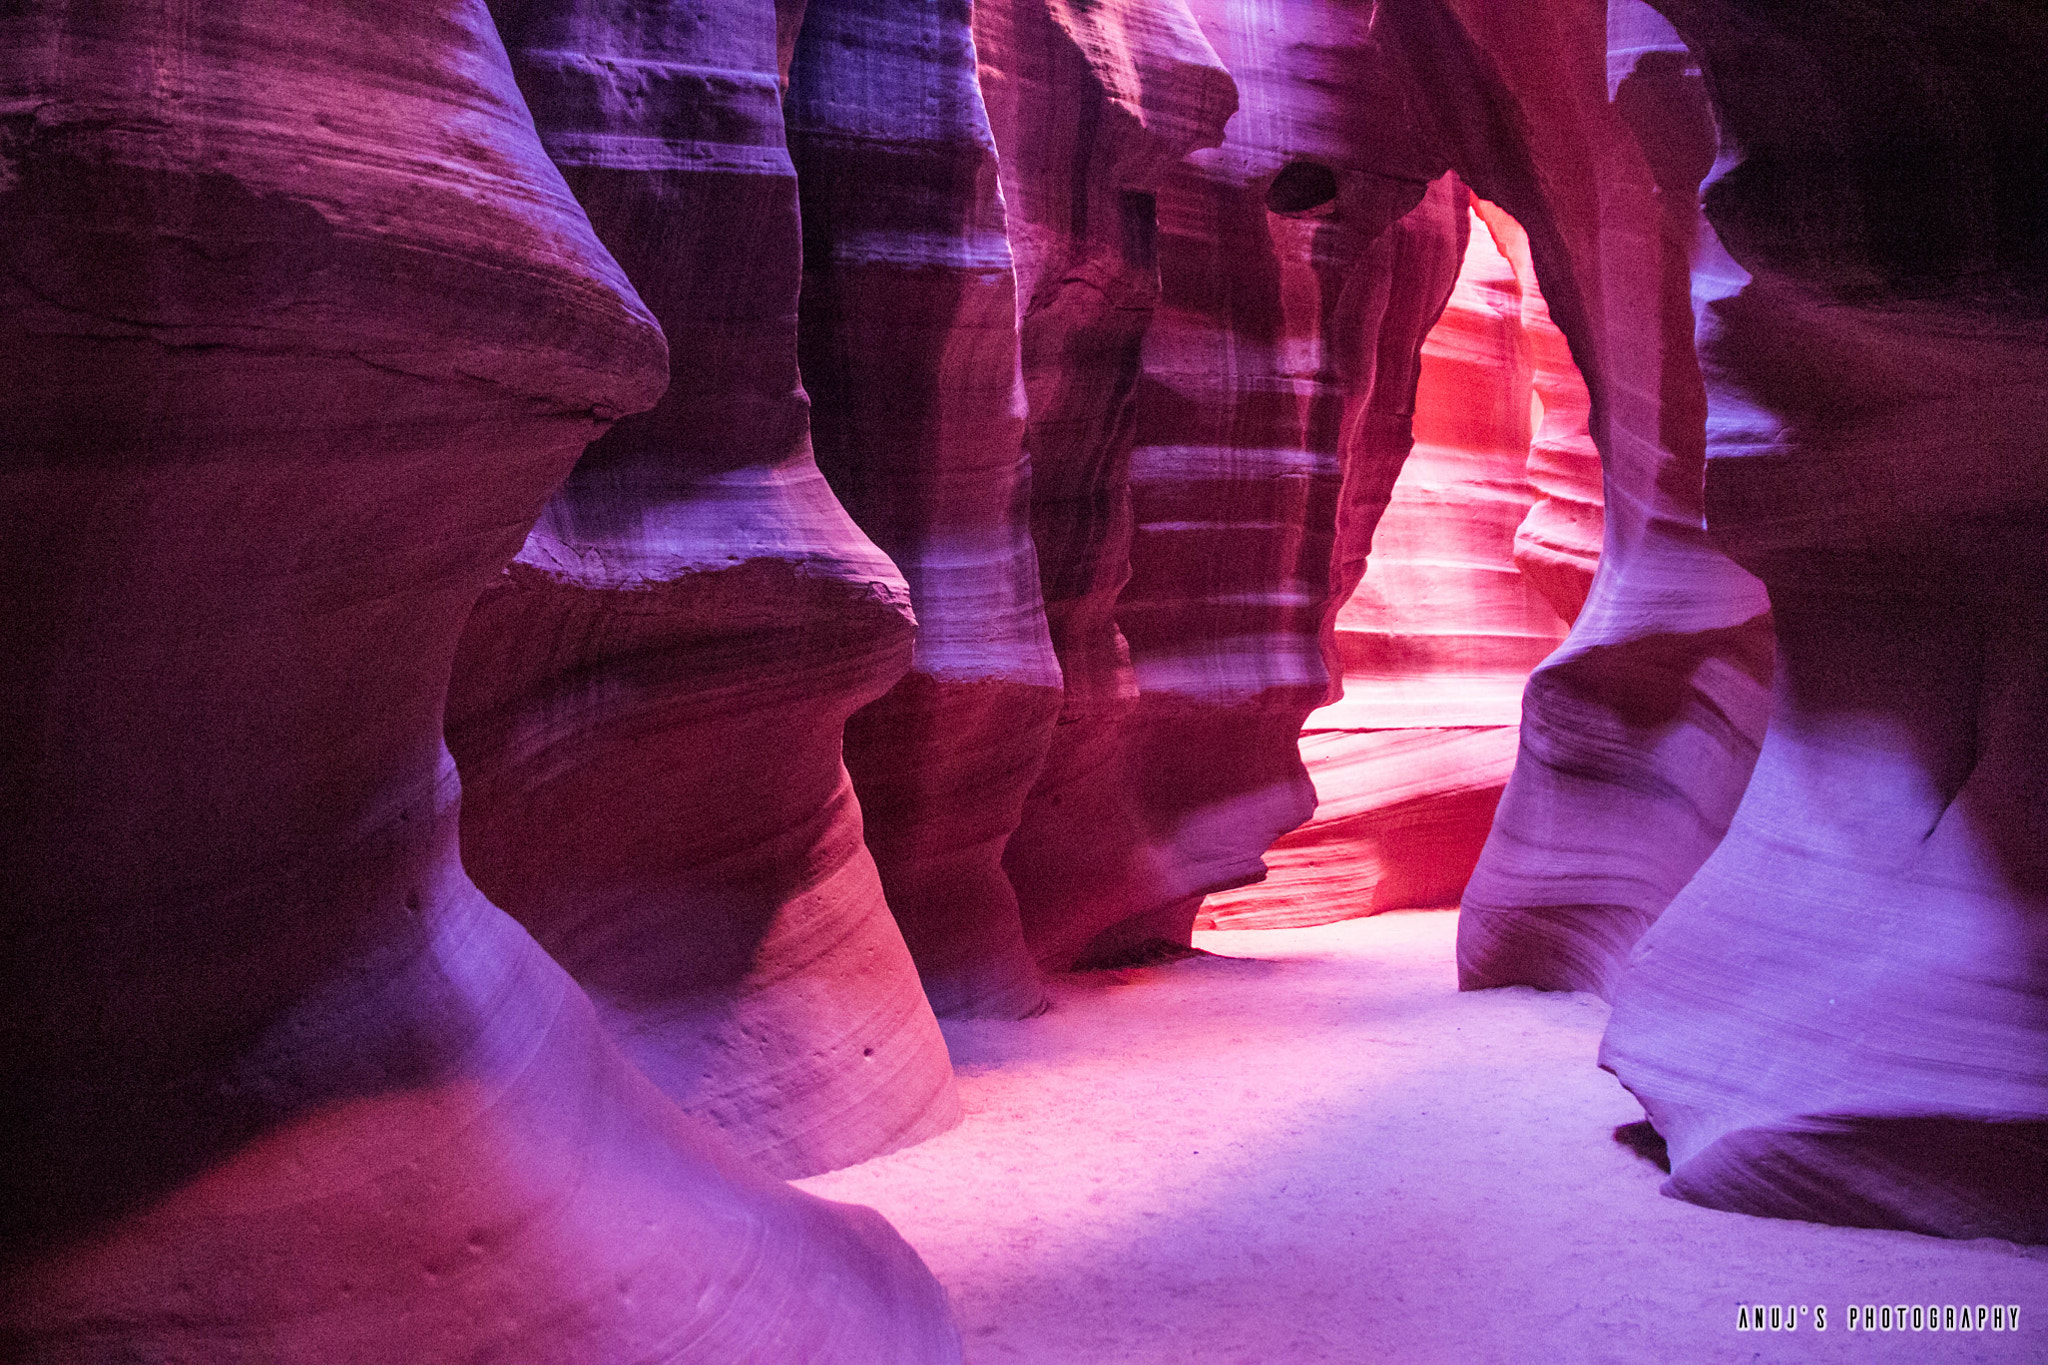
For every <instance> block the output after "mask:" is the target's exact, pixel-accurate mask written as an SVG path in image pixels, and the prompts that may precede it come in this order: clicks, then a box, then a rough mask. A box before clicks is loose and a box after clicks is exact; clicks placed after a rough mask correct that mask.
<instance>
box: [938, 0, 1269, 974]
mask: <svg viewBox="0 0 2048 1365" xmlns="http://www.w3.org/2000/svg"><path fill="white" fill-rule="evenodd" d="M974 37H975V46H976V50H977V52H978V54H979V59H980V65H981V88H982V95H983V98H984V99H985V100H986V102H987V107H988V115H989V122H990V127H991V130H992V132H993V135H994V138H995V142H996V146H997V148H998V151H999V154H1000V155H999V163H998V164H999V170H1000V175H1001V183H1002V189H1003V197H1004V200H1005V205H1006V213H1007V225H1008V229H1009V239H1010V245H1011V248H1012V251H1013V252H1014V256H1015V262H1016V272H1017V298H1018V301H1019V321H1018V328H1019V340H1020V346H1021V362H1022V370H1023V378H1024V385H1025V395H1026V400H1027V411H1028V424H1027V427H1026V431H1025V437H1024V448H1025V451H1026V453H1027V454H1028V456H1029V459H1030V462H1031V534H1032V540H1033V543H1034V545H1035V546H1036V549H1037V555H1038V567H1039V581H1040V585H1041V588H1042V592H1043V597H1044V603H1045V613H1046V620H1047V625H1048V628H1049V631H1050V634H1051V639H1052V643H1053V646H1054V649H1055V650H1056V651H1057V654H1058V658H1059V664H1060V670H1061V675H1062V697H1061V705H1060V712H1059V715H1058V717H1057V724H1056V726H1055V728H1054V731H1053V735H1052V738H1051V741H1050V743H1049V745H1048V748H1047V751H1046V754H1045V758H1044V763H1043V767H1042V769H1041V772H1040V774H1039V777H1038V780H1037V782H1036V783H1035V784H1034V785H1033V787H1032V789H1031V791H1030V793H1029V794H1028V797H1027V800H1026V803H1025V806H1024V809H1023V811H1022V814H1021V817H1020V820H1019V825H1018V828H1017V830H1016V831H1015V832H1014V833H1013V834H1012V836H1011V838H1010V841H1009V844H1008V846H1007V848H1006V849H1005V853H1004V869H1005V871H1006V873H1007V875H1008V876H1009V879H1010V881H1011V883H1012V885H1013V886H1014V887H1015V889H1016V894H1017V897H1018V902H1019V912H1020V917H1021V921H1022V924H1023V928H1024V931H1025V935H1026V942H1027V944H1028V946H1029V950H1030V952H1031V954H1032V956H1033V957H1034V958H1037V959H1039V960H1041V961H1042V962H1044V963H1045V964H1046V965H1048V966H1051V967H1055V968H1063V967H1068V966H1071V965H1073V962H1074V959H1075V956H1076V954H1077V951H1078V949H1079V947H1080V946H1082V944H1081V943H1077V942H1074V941H1072V940H1075V939H1079V940H1081V941H1082V942H1085V940H1086V939H1087V938H1088V937H1091V936H1092V935H1093V933H1094V932H1095V930H1096V929H1099V928H1100V927H1102V926H1103V925H1105V924H1107V923H1109V922H1111V921H1113V920H1114V919H1116V918H1118V917H1119V916H1120V915H1121V914H1123V913H1126V911H1125V910H1124V908H1123V907H1124V906H1125V904H1126V902H1125V901H1124V900H1123V899H1121V898H1120V888H1121V887H1122V885H1123V884H1124V882H1125V880H1126V879H1127V870H1128V866H1129V863H1130V861H1131V859H1132V858H1133V857H1140V858H1142V856H1143V855H1142V853H1141V852H1139V850H1142V848H1143V846H1144V842H1145V841H1144V838H1143V834H1142V831H1141V830H1140V829H1139V828H1138V826H1137V824H1136V820H1135V816H1134V813H1133V812H1132V810H1131V809H1130V806H1129V798H1128V795H1127V792H1126V791H1125V789H1124V787H1123V786H1122V780H1123V773H1124V767H1125V763H1126V761H1127V754H1126V750H1125V742H1124V733H1123V727H1124V723H1125V721H1126V719H1127V717H1128V714H1129V711H1130V707H1131V702H1132V699H1133V696H1134V693H1135V684H1134V683H1133V681H1132V678H1131V669H1130V657H1129V648H1128V646H1127V645H1126V643H1125V641H1124V638H1123V635H1122V632H1121V631H1120V630H1119V629H1118V627H1117V623H1116V616H1115V610H1116V600H1117V596H1118V594H1119V593H1120V592H1121V591H1122V589H1123V586H1124V583H1125V581H1126V579H1127V578H1128V576H1129V569H1130V536H1131V521H1130V515H1131V514H1130V475H1129V469H1130V453H1131V442H1132V437H1133V427H1132V416H1133V395H1134V391H1135V387H1136V383H1137V375H1138V366H1139V352H1140V348H1141V347H1142V345H1143V341H1144V336H1145V331H1146V329H1147V327H1148V326H1149V325H1150V323H1151V320H1152V314H1153V309H1154V307H1155V306H1156V304H1157V302H1158V296H1159V273H1158V230H1157V224H1156V221H1155V208H1154V197H1153V193H1152V191H1153V189H1154V187H1155V186H1156V185H1157V184H1158V182H1159V180H1160V178H1161V177H1162V176H1163V175H1164V174H1165V173H1166V172H1167V170H1168V168H1169V167H1171V166H1172V165H1173V164H1174V163H1175V162H1176V161H1178V160H1179V158H1180V157H1182V156H1183V155H1185V154H1186V153H1187V152H1189V151H1191V150H1193V149H1194V148H1196V147H1203V146H1214V145H1215V144H1216V143H1217V142H1219V141H1221V139H1222V135H1223V126H1224V122H1225V120H1226V119H1228V118H1229V117H1230V116H1231V114H1232V113H1233V112H1234V111H1235V109H1236V108H1237V90H1236V87H1235V86H1234V84H1233V83H1232V81H1231V79H1230V76H1229V74H1228V73H1227V72H1225V71H1224V69H1223V66H1222V63H1221V62H1220V61H1219V60H1218V59H1217V57H1216V53H1215V51H1214V49H1212V48H1211V47H1210V46H1209V43H1208V40H1207V39H1206V38H1204V37H1203V35H1202V32H1201V30H1200V29H1199V28H1198V27H1197V26H1196V24H1195V22H1194V19H1193V16H1192V15H1190V14H1189V13H1188V12H1187V10H1186V7H1185V5H1184V4H1182V3H1179V0H1165V2H1164V3H1152V4H1145V3H1137V0H1109V3H1102V4H1096V5H1085V6H1084V5H1077V4H1071V3H1068V0H982V3H978V4H976V5H975V7H974ZM1077 920H1078V921H1080V922H1081V923H1082V925H1083V927H1082V928H1081V929H1079V930H1078V931H1076V932H1073V933H1068V932H1065V929H1066V926H1067V925H1069V924H1070V923H1073V922H1075V921H1077Z"/></svg>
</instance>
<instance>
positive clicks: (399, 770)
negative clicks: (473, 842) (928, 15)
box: [0, 0, 957, 1365]
mask: <svg viewBox="0 0 2048 1365" xmlns="http://www.w3.org/2000/svg"><path fill="white" fill-rule="evenodd" d="M0 106H4V108H5V111H6V113H5V115H4V118H5V122H4V125H0V127H4V132H0V139H4V150H5V156H6V162H7V167H8V176H7V182H6V185H5V189H4V191H0V214H4V215H5V218H6V231H5V234H4V239H0V240H4V242H5V250H6V252H7V254H8V258H9V262H8V269H7V270H6V271H4V272H0V295H4V303H0V364H4V366H5V373H6V374H7V376H8V380H9V382H8V383H7V385H6V388H5V397H4V398H0V443H4V444H0V449H4V451H5V471H6V473H5V480H6V484H5V489H6V491H5V496H4V497H0V518H4V520H0V526H4V535H5V543H6V545H7V546H8V547H9V554H10V562H11V563H12V564H13V566H14V569H13V572H11V573H10V575H9V577H8V580H7V585H6V587H5V589H4V590H0V601H4V602H5V604H6V605H5V613H6V639H7V641H8V648H7V650H6V651H5V660H6V662H5V664H4V669H5V672H6V681H7V695H8V697H9V699H10V705H9V706H8V708H7V715H6V719H5V720H4V722H0V725H4V726H5V730H4V734H5V742H4V745H0V754H4V758H0V763H4V765H5V778H4V789H5V791H6V792H7V793H8V796H7V801H6V807H5V817H4V818H5V822H6V832H5V836H4V838H0V848H4V849H5V855H4V856H5V859H6V861H7V864H8V866H7V873H6V876H5V877H4V878H0V925H4V934H5V941H4V947H0V964H4V965H0V972H4V982H5V992H4V1000H5V1005H4V1008H5V1011H6V1015H5V1036H6V1047H5V1061H4V1067H5V1073H4V1081H0V1114H4V1123H5V1135H6V1138H7V1147H8V1150H9V1152H10V1153H11V1157H10V1160H9V1162H8V1167H7V1174H6V1176H5V1178H4V1180H5V1183H4V1186H0V1210H4V1216H5V1226H4V1230H0V1247H4V1251H0V1354H4V1355H5V1356H6V1357H7V1358H8V1359H11V1360H35V1361H57V1360H205V1361H221V1362H232V1361H259V1360H456V1359H465V1360H474V1359H517V1360H530V1361H542V1360H561V1361H568V1360H624V1359H645V1358H654V1357H668V1356H672V1355H674V1354H675V1353H676V1352H678V1351H679V1350H692V1351H698V1352H703V1353H710V1354H722V1355H724V1356H726V1357H727V1358H744V1357H749V1356H751V1357H753V1358H757V1359H781V1360H794V1359H814V1360H835V1361H844V1362H847V1363H848V1365H851V1363H852V1362H855V1361H863V1362H867V1361H874V1360H879V1359H885V1358H901V1359H917V1360H929V1361H943V1360H947V1359H957V1347H956V1346H955V1344H954V1343H953V1341H952V1338H951V1329H950V1327H949V1326H948V1324H947V1320H946V1310H945V1306H944V1302H943V1297H942V1295H941V1294H940V1293H939V1291H938V1289H937V1286H936V1285H935V1284H934V1283H933V1282H932V1281H931V1280H930V1278H929V1276H928V1275H926V1274H925V1272H924V1271H923V1268H922V1267H921V1266H920V1265H919V1264H918V1263H917V1260H916V1258H915V1257H914V1256H913V1255H912V1254H911V1252H910V1251H909V1249H908V1247H906V1246H905V1245H904V1244H903V1243H902V1242H901V1241H900V1239H898V1238H896V1237H895V1236H894V1234H893V1233H891V1232H890V1231H889V1230H888V1228H887V1227H886V1226H885V1225H883V1224H882V1223H881V1222H880V1220H879V1219H877V1218H875V1217H874V1216H873V1215H872V1214H870V1213H867V1212H865V1211H860V1210H851V1209H846V1208H842V1207H838V1206H833V1205H829V1204H825V1203H823V1202H821V1201H818V1200H814V1199H810V1198H807V1197H805V1196H801V1195H798V1194H795V1193H794V1192H792V1191H790V1190H789V1189H788V1188H787V1187H786V1186H782V1185H780V1184H779V1183H777V1182H775V1181H772V1180H770V1179H768V1178H767V1177H765V1176H763V1175H761V1174H759V1173H757V1172H754V1171H752V1170H751V1169H750V1168H748V1167H747V1166H746V1165H745V1164H744V1163H742V1162H740V1161H739V1160H738V1159H737V1158H736V1157H735V1156H734V1155H732V1154H731V1153H730V1151H729V1150H728V1149H727V1147H726V1144H725V1143H724V1142H723V1140H722V1139H720V1138H719V1136H718V1135H717V1134H716V1133H715V1132H714V1131H712V1130H711V1129H709V1128H708V1127H706V1126H704V1125H703V1124H701V1123H700V1122H699V1121H697V1120H695V1119H692V1118H690V1117H688V1116H686V1115H685V1114H684V1113H683V1112H682V1111H680V1110H679V1109H677V1108H676V1107H675V1106H674V1105H673V1104H671V1103H670V1102H669V1101H668V1100H666V1099H664V1098H663V1097H662V1096H661V1095H660V1094H659V1093H658V1092H657V1091H656V1090H655V1089H654V1088H653V1087H652V1086H650V1085H649V1084H648V1082H647V1081H646V1080H645V1079H644V1078H643V1077H642V1076H641V1075H640V1074H639V1073H637V1072H636V1071H635V1069H634V1068H633V1067H632V1066H631V1064H630V1063H629V1062H628V1061H627V1060H626V1058H625V1057H624V1056H623V1055H622V1053H621V1051H620V1049H619V1048H618V1047H616V1046H615V1045H614V1044H613V1042H612V1041H611V1040H610V1039H609V1038H608V1037H607V1034H606V1030H605V1028H604V1027H603V1026H602V1024H601V1020H600V1015H601V1013H602V1011H599V1010H594V1009H593V1007H592V1001H591V999H590V998H589V997H587V996H586V995H585V994H584V992H583V991H582V990H581V989H579V988H578V986H577V984H576V983H575V982H574V981H573V980H572V979H571V977H570V976H569V974H567V973H565V972H564V971H563V970H562V968H561V967H560V966H559V965H557V963H556V962H554V961H553V960H551V959H550V958H549V956H548V955H547V954H546V953H545V952H543V951H542V950H541V949H540V948H539V947H538V946H537V945H536V944H535V941H534V939H533V938H531V937H529V936H528V934H527V933H526V932H524V931H523V930H522V929H521V928H520V926H519V925H518V924H517V923H515V922H514V921H513V920H512V919H511V918H509V917H508V916H507V915H506V914H504V913H503V912H502V911H501V910H499V909H498V908H497V907H495V906H493V905H492V904H490V903H489V902H487V901H486V900H485V899H484V897H483V896H482V895H480V894H479V893H478V890H477V888H476V887H475V886H474V885H472V883H471V881H470V879H469V878H468V877H467V876H466V875H465V873H464V869H463V866H462V863H461V862H460V861H458V849H457V801H458V793H457V782H456V774H455V769H454V766H453V765H452V764H451V763H450V762H449V757H448V751H447V750H446V749H445V748H444V747H443V744H442V737H441V719H442V703H443V694H444V690H445V688H446V686H447V679H448V674H449V667H450V662H451V659H452V658H453V656H454V654H455V652H456V644H457V637H458V635H459V633H460V632H461V631H462V629H463V625H464V621H465V619H466V618H467V616H468V614H469V611H470V608H471V606H472V604H473V603H474V602H475V601H476V599H477V597H478V595H479V594H480V593H482V592H484V591H485V590H486V588H487V587H488V586H489V585H490V584H491V583H492V582H493V580H494V578H495V577H496V575H497V574H498V573H499V570H500V568H501V567H502V566H503V565H504V563H505V562H506V561H507V560H508V559H509V558H511V556H512V555H513V553H514V552H515V551H517V550H518V548H519V544H520V541H521V539H522V538H523V537H524V536H525V535H526V533H527V528H528V527H529V526H531V525H532V524H533V521H534V518H535V517H536V516H537V515H538V514H539V513H540V512H541V510H542V506H543V504H544V503H545V502H546V501H547V499H548V496H549V494H550V492H551V491H552V490H553V489H554V488H555V486H556V485H557V484H558V483H559V482H560V481H561V479H562V478H563V476H564V475H565V474H567V473H568V471H569V469H570V466H571V465H572V464H573V463H574V462H575V461H576V458H577V456H578V454H579V453H580V452H581V451H582V449H583V447H584V445H585V444H586V443H587V442H589V441H590V440H591V439H592V438H593V437H596V436H599V435H600V433H602V432H604V431H605V429H606V428H607V427H609V426H611V425H612V424H613V422H614V421H615V420H616V419H618V418H620V417H622V416H624V415H626V414H630V413H636V412H640V411H643V410H645V409H647V408H648V407H649V406H650V405H651V404H653V403H654V402H655V400H656V399H657V398H658V397H659V395H660V394H661V391H662V388H663V385H664V383H665V382H666V370H667V356H666V354H665V352H664V348H663V344H662V335H661V332H660V330H659V329H658V328H657V327H656V325H655V320H654V318H653V317H651V316H650V315H649V311H648V309H647V308H646V307H644V306H643V304H642V303H641V301H640V299H639V298H638V297H637V296H636V294H635V292H634V289H633V287H632V285H631V284H629V282H628V280H627V277H626V275H625V274H623V273H622V272H621V270H620V268H619V266H618V264H617V263H616V262H615V261H614V259H613V258H612V256H611V255H609V254H607V252H606V250H605V248H604V247H603V246H601V245H600V244H599V239H598V237H597V236H595V235H594V234H593V233H592V231H591V227H590V224H589V222H588V220H587V219H586V218H585V216H584V213H583V211H582V209H580V208H579V207H578V204H577V201H576V199H575V198H574V197H573V196H572V195H571V193H570V191H569V189H568V187H566V186H565V185H564V183H563V180H562V177H561V176H560V175H559V174H558V173H557V172H556V171H555V169H554V168H553V167H552V166H551V164H550V163H549V160H548V158H547V156H546V154H545V153H544V152H543V150H542V145H541V143H540V141H539V140H538V139H537V138H536V137H535V133H534V128H533V124H532V122H531V120H530V119H529V117H528V114H527V110H526V107H525V105H524V103H523V102H522V100H521V97H520V93H519V90H518V88H517V86H516V85H515V84H514V80H513V72H512V70H511V69H510V67H509V66H508V64H507V62H506V57H505V52H504V49H503V48H502V47H501V45H500V42H499V39H498V36H497V34H496V33H495V32H494V31H493V28H492V24H491V17H490V15H489V14H488V13H487V12H486V10H485V8H484V6H483V5H482V4H480V3H469V2H466V0H422V2H420V3H408V4H363V5H353V6H342V5H332V4H326V3H303V4H291V5H260V6H259V5H249V4H236V3H228V4H221V5H210V6H206V7H203V8H188V9H183V10H178V11H171V10H166V9H165V8H163V7H161V6H154V5H141V4H125V3H109V4H98V5H92V6H86V5H73V4H62V3H50V4H31V5H23V6H13V7H11V8H10V9H9V10H8V11H7V12H6V14H5V15H4V16H0ZM29 547H33V552H32V553H28V552H27V550H28V548H29Z"/></svg>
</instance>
